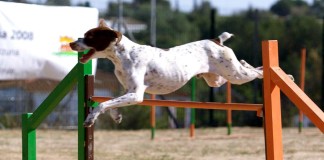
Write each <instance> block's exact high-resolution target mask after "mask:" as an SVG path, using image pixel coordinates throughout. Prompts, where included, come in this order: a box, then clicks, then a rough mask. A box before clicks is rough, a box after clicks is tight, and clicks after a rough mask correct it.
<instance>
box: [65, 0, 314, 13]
mask: <svg viewBox="0 0 324 160" xmlns="http://www.w3.org/2000/svg"><path fill="white" fill-rule="evenodd" d="M71 1H72V3H73V4H76V3H78V2H85V1H87V0H71ZM88 1H89V0H88ZM108 1H109V2H117V0H90V3H91V5H92V6H93V7H95V8H98V9H99V10H103V9H105V8H106V7H107V2H108ZM123 1H124V2H130V1H132V0H123ZM176 1H178V4H179V7H180V10H182V11H185V12H189V11H190V10H192V8H193V3H194V1H196V2H197V3H198V4H199V3H201V2H202V1H208V0H170V2H171V4H172V6H173V7H174V6H175V4H176ZM209 1H210V2H211V3H212V5H213V6H214V7H216V8H217V9H218V12H219V14H221V15H230V14H232V13H235V12H240V11H242V10H246V9H247V8H249V7H253V8H259V9H269V8H270V6H271V5H273V4H274V3H275V2H276V1H277V0H209ZM305 1H307V2H308V3H312V2H313V0H305Z"/></svg>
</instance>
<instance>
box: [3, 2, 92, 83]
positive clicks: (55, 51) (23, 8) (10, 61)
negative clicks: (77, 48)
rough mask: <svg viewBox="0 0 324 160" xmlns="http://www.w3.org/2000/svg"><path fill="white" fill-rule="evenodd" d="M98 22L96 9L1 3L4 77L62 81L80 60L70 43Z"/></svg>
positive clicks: (5, 78)
mask: <svg viewBox="0 0 324 160" xmlns="http://www.w3.org/2000/svg"><path fill="white" fill-rule="evenodd" d="M97 24H98V10H97V9H95V8H85V7H56V6H55V7H54V6H41V5H31V4H21V3H11V2H0V80H22V79H37V78H46V79H53V80H62V79H63V78H64V77H65V75H66V74H67V73H68V72H69V71H70V70H71V69H72V68H73V67H74V66H75V64H76V63H77V52H74V51H72V50H71V48H70V46H69V43H70V42H72V41H75V40H77V39H78V38H79V37H83V34H84V33H85V32H86V31H87V30H89V29H91V28H94V27H96V26H97ZM93 65H94V67H93V68H94V69H95V68H96V62H94V63H93Z"/></svg>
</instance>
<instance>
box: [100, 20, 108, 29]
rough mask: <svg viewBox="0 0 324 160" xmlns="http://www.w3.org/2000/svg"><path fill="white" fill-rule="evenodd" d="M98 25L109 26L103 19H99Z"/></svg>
mask: <svg viewBox="0 0 324 160" xmlns="http://www.w3.org/2000/svg"><path fill="white" fill-rule="evenodd" d="M98 27H107V28H109V27H108V26H107V24H106V22H105V20H104V19H99V26H98Z"/></svg>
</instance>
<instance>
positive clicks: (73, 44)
mask: <svg viewBox="0 0 324 160" xmlns="http://www.w3.org/2000/svg"><path fill="white" fill-rule="evenodd" d="M69 45H70V47H71V48H72V49H73V50H75V49H76V46H77V44H76V42H71V43H70V44H69Z"/></svg>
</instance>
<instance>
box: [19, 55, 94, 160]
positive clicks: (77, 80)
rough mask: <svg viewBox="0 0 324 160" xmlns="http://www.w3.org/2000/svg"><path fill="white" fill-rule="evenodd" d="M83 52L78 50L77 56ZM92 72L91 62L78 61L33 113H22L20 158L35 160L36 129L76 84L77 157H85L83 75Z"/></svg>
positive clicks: (85, 100) (81, 158)
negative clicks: (82, 62)
mask: <svg viewBox="0 0 324 160" xmlns="http://www.w3.org/2000/svg"><path fill="white" fill-rule="evenodd" d="M82 54H85V53H83V52H80V53H79V54H78V58H79V57H80V56H81V55H82ZM90 74H92V62H91V61H89V62H88V63H87V64H81V63H78V64H76V65H75V66H74V68H73V69H72V70H71V71H70V72H69V73H68V74H67V75H66V76H65V78H64V79H63V80H62V81H61V82H60V83H59V84H58V85H57V86H56V88H55V89H54V90H53V91H52V92H51V93H50V94H49V96H48V97H47V98H46V99H45V100H44V101H43V102H42V103H41V104H40V106H39V107H38V108H37V109H36V110H35V111H34V112H33V113H25V114H23V115H22V159H23V160H36V129H37V127H38V126H39V125H40V124H41V123H42V122H43V121H44V119H45V118H46V117H47V116H48V115H49V114H50V113H51V112H52V111H53V110H54V109H55V107H56V106H57V105H58V104H59V103H60V102H61V100H62V99H63V98H64V97H65V96H66V95H67V94H68V92H69V91H70V90H72V89H73V87H74V86H75V85H76V84H77V86H78V159H79V160H84V159H85V157H86V156H85V155H86V154H85V145H84V143H85V139H86V136H85V135H86V129H85V128H84V127H83V121H84V120H85V116H86V115H85V104H86V103H87V99H86V98H85V94H86V93H85V75H90Z"/></svg>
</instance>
